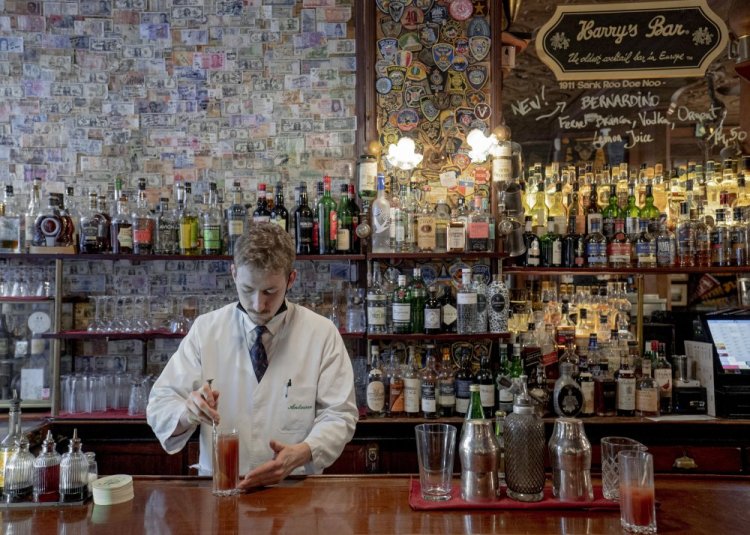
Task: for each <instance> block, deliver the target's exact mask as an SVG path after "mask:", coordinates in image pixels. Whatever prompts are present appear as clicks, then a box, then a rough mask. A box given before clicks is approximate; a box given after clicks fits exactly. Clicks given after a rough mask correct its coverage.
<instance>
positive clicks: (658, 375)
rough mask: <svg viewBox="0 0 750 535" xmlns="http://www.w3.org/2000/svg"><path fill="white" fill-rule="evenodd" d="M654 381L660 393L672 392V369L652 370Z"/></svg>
mask: <svg viewBox="0 0 750 535" xmlns="http://www.w3.org/2000/svg"><path fill="white" fill-rule="evenodd" d="M654 380H655V381H656V384H658V385H659V390H661V391H662V392H672V369H671V368H656V369H655V370H654Z"/></svg>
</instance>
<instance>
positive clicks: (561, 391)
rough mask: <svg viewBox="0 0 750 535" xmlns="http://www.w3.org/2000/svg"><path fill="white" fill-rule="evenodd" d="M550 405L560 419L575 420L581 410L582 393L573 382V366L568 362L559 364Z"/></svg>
mask: <svg viewBox="0 0 750 535" xmlns="http://www.w3.org/2000/svg"><path fill="white" fill-rule="evenodd" d="M552 405H553V408H554V411H555V414H557V415H558V416H560V417H561V418H575V417H576V416H578V414H579V413H580V412H581V409H582V408H583V393H582V392H581V387H580V386H579V385H578V383H576V382H575V381H574V380H573V366H572V365H571V364H570V363H568V362H564V363H561V364H560V377H559V378H558V379H557V381H555V388H554V390H553V392H552Z"/></svg>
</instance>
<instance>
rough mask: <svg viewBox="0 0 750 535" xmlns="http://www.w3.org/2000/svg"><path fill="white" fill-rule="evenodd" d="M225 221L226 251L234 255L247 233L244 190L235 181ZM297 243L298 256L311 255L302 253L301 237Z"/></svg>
mask: <svg viewBox="0 0 750 535" xmlns="http://www.w3.org/2000/svg"><path fill="white" fill-rule="evenodd" d="M305 201H307V192H305ZM225 220H226V230H225V236H226V251H227V254H228V255H233V254H234V246H235V244H236V243H237V240H238V239H239V238H240V236H242V235H243V234H244V233H245V225H246V223H247V209H246V208H245V205H244V204H243V203H242V189H241V188H240V182H239V181H238V180H235V181H234V183H233V184H232V204H230V205H229V207H228V208H227V211H226V216H225ZM311 226H312V225H311ZM296 243H297V254H310V252H309V251H307V252H306V253H303V252H302V251H300V242H299V237H298V238H297V241H296ZM308 246H309V243H308Z"/></svg>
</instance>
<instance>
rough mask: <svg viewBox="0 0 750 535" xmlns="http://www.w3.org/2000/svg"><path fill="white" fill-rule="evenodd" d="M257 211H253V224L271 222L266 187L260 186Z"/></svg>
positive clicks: (262, 184) (256, 205) (261, 184)
mask: <svg viewBox="0 0 750 535" xmlns="http://www.w3.org/2000/svg"><path fill="white" fill-rule="evenodd" d="M255 202H256V204H255V210H253V223H268V222H269V221H271V211H270V210H269V209H268V203H267V202H266V185H265V184H264V183H262V182H261V183H260V184H258V194H257V198H256V201H255Z"/></svg>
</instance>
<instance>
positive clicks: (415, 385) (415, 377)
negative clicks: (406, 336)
mask: <svg viewBox="0 0 750 535" xmlns="http://www.w3.org/2000/svg"><path fill="white" fill-rule="evenodd" d="M421 397H422V388H421V379H420V376H419V370H418V367H417V357H416V353H415V348H414V346H413V345H412V346H409V360H408V362H407V363H406V370H405V371H404V412H405V413H406V416H410V417H417V416H419V413H420V408H421Z"/></svg>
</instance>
